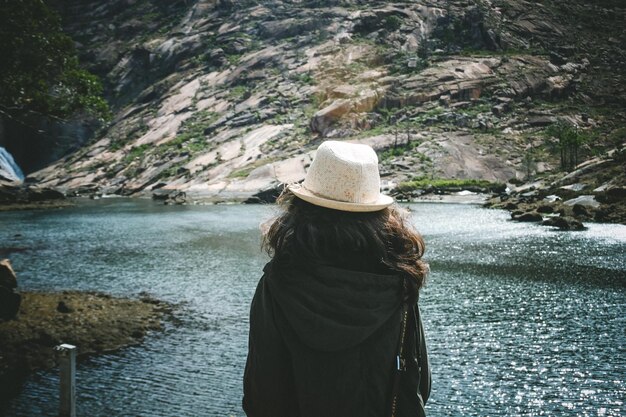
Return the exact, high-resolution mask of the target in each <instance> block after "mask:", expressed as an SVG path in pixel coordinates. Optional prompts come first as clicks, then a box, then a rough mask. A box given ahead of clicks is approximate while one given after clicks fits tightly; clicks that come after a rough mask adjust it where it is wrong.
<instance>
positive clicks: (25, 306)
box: [0, 291, 172, 398]
mask: <svg viewBox="0 0 626 417" xmlns="http://www.w3.org/2000/svg"><path fill="white" fill-rule="evenodd" d="M20 294H21V297H22V302H21V306H20V309H19V311H18V313H17V316H16V317H15V318H14V319H12V320H8V321H4V322H1V321H0V398H10V397H11V396H13V395H15V394H16V393H17V392H18V391H19V389H20V386H21V384H20V383H19V382H20V381H22V380H23V379H24V378H25V377H26V376H27V375H28V374H29V373H31V372H33V371H35V370H39V369H49V368H52V367H54V366H56V365H57V363H56V357H55V353H54V350H53V348H54V346H57V345H59V344H61V343H69V344H73V345H75V346H77V347H78V356H79V358H80V357H85V356H88V355H92V354H100V353H103V352H110V351H114V350H117V349H120V348H123V347H126V346H132V345H137V344H139V343H141V341H142V340H143V339H144V337H145V336H146V335H147V334H148V333H150V332H153V331H159V330H161V329H162V326H163V319H164V318H165V316H166V315H167V314H168V313H171V311H172V306H171V305H169V304H167V303H164V302H162V301H159V300H155V299H154V298H151V297H149V296H143V297H142V298H140V299H125V298H116V297H112V296H110V295H107V294H103V293H98V292H78V291H63V292H58V293H43V292H29V291H24V292H21V293H20Z"/></svg>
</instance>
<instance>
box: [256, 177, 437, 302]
mask: <svg viewBox="0 0 626 417" xmlns="http://www.w3.org/2000/svg"><path fill="white" fill-rule="evenodd" d="M277 203H278V204H279V207H280V208H281V211H282V213H281V214H280V215H278V217H276V218H275V219H273V221H271V224H270V225H269V228H267V230H266V231H265V233H264V236H263V247H264V249H265V250H266V251H267V253H268V254H269V255H270V256H271V257H272V258H273V263H274V264H276V265H278V266H290V265H300V266H301V265H315V264H324V265H333V266H338V267H348V268H352V269H357V270H363V271H370V272H387V273H389V272H392V273H393V272H395V273H399V274H400V275H402V276H404V277H407V278H409V279H408V280H407V281H408V283H409V285H410V289H409V291H408V292H409V296H410V297H411V298H416V297H417V295H418V293H419V290H420V288H422V287H423V286H424V283H425V279H426V274H427V272H428V264H427V263H426V262H424V261H423V260H422V255H423V254H424V250H425V245H424V240H423V239H422V237H421V236H420V235H419V233H417V232H416V231H415V230H414V229H413V228H412V227H411V226H410V223H409V222H408V220H407V215H406V212H405V211H404V210H402V209H400V208H399V207H397V206H396V205H392V206H390V207H387V208H385V209H383V210H380V211H375V212H365V213H361V212H347V211H340V210H333V209H328V208H325V207H320V206H316V205H314V204H311V203H308V202H306V201H304V200H302V199H300V198H298V197H296V196H295V195H294V194H293V193H291V192H290V191H289V190H288V189H285V190H284V191H283V193H282V194H281V195H280V197H279V198H278V200H277Z"/></svg>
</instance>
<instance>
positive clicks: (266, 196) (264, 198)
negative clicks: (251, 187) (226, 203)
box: [244, 184, 283, 204]
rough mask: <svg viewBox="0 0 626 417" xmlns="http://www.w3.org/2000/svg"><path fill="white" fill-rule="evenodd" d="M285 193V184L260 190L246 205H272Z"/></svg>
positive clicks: (245, 202)
mask: <svg viewBox="0 0 626 417" xmlns="http://www.w3.org/2000/svg"><path fill="white" fill-rule="evenodd" d="M282 191H283V184H275V185H272V186H270V187H268V188H266V189H263V190H260V191H259V192H258V193H256V194H254V195H253V196H252V197H250V198H248V199H247V200H245V201H244V204H258V203H261V204H262V203H267V204H272V203H275V202H276V199H277V198H278V196H279V195H280V193H281V192H282Z"/></svg>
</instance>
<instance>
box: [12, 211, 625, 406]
mask: <svg viewBox="0 0 626 417" xmlns="http://www.w3.org/2000/svg"><path fill="white" fill-rule="evenodd" d="M411 209H412V211H413V212H412V218H413V220H414V223H415V224H416V226H417V227H418V229H419V230H420V231H421V232H422V233H423V235H424V237H425V239H426V242H427V246H428V248H427V259H428V261H429V262H430V264H431V269H432V273H431V275H430V276H429V279H428V285H427V287H426V289H425V290H424V291H423V293H422V296H421V306H422V311H423V317H424V320H425V326H426V331H427V341H428V343H429V348H430V353H431V362H432V368H433V392H432V396H431V399H430V401H429V403H428V405H427V411H428V415H429V416H487V415H488V416H516V415H520V416H540V415H547V416H552V415H559V416H620V415H622V414H623V412H622V410H623V409H624V404H623V401H624V398H626V382H625V379H626V378H625V376H624V369H626V346H625V345H626V333H625V328H626V320H625V319H624V316H625V313H626V273H625V272H626V257H625V256H624V254H625V253H626V227H624V226H619V225H594V224H591V225H590V228H589V230H587V231H584V232H573V233H571V232H567V233H563V232H556V231H553V230H550V229H548V228H544V227H539V226H536V225H532V224H522V223H513V222H510V221H508V213H505V212H501V211H495V210H486V209H482V208H479V207H476V206H465V205H447V204H417V205H412V206H411ZM273 210H274V208H273V207H271V206H241V205H232V206H162V205H157V204H155V203H153V202H150V201H129V200H106V201H98V202H89V203H86V204H84V205H80V206H77V207H73V208H69V209H63V210H55V211H27V212H11V213H0V248H5V249H4V252H7V250H6V249H7V248H12V249H11V253H10V254H9V257H10V258H11V260H12V262H13V266H14V268H15V270H16V273H17V274H18V279H19V283H20V287H21V288H22V289H29V290H63V289H83V290H98V291H106V292H108V293H111V294H115V295H121V296H137V295H138V294H139V293H140V292H143V291H146V292H148V293H150V294H152V295H153V296H155V297H158V298H161V299H165V300H167V301H171V302H175V303H181V305H182V307H181V309H180V310H179V313H178V314H177V320H176V322H174V323H169V324H168V325H167V327H166V330H165V332H163V333H155V334H153V335H151V336H149V337H148V338H147V339H146V341H145V343H144V344H142V345H141V346H137V347H131V348H126V349H123V350H121V351H120V352H117V353H115V354H107V355H102V356H98V357H94V358H90V359H88V360H86V361H82V362H80V363H79V366H78V370H77V383H78V391H77V396H78V414H79V415H82V416H108V417H110V416H231V415H232V416H243V412H242V411H241V406H240V402H241V390H242V388H241V378H242V374H243V365H244V363H245V356H246V349H247V328H248V321H247V320H248V317H247V316H248V309H249V303H250V299H251V297H252V294H253V292H254V289H255V286H256V283H257V281H258V279H259V278H260V273H261V269H262V266H263V264H264V263H265V262H266V261H267V259H268V258H267V256H266V255H265V254H263V253H262V252H261V250H260V237H259V225H260V224H261V223H262V222H263V221H265V220H267V219H268V218H270V217H271V216H272V214H273ZM0 250H2V249H0ZM0 255H1V254H0ZM57 387H58V377H57V375H56V371H45V372H39V373H37V374H35V375H33V376H32V377H31V378H29V379H28V381H27V383H26V385H25V387H24V390H23V391H22V393H21V394H20V396H18V397H17V398H15V399H13V400H11V401H10V403H9V404H6V405H4V406H3V407H0V415H4V416H38V415H41V416H48V415H49V416H54V415H56V411H57V408H58V399H57V397H58V394H57Z"/></svg>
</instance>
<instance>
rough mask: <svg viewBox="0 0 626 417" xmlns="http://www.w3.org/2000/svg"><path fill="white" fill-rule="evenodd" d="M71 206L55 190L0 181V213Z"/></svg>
mask: <svg viewBox="0 0 626 417" xmlns="http://www.w3.org/2000/svg"><path fill="white" fill-rule="evenodd" d="M71 205H72V202H71V201H70V200H68V199H67V198H66V197H65V194H64V193H62V192H61V191H59V190H57V189H54V188H48V187H37V186H34V185H27V184H21V183H16V182H6V181H2V180H0V212H2V211H9V210H31V209H53V208H61V207H68V206H71Z"/></svg>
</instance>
